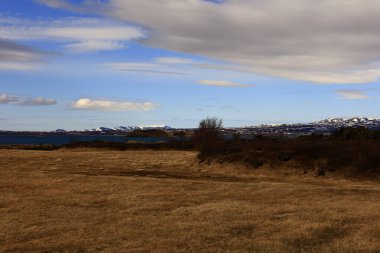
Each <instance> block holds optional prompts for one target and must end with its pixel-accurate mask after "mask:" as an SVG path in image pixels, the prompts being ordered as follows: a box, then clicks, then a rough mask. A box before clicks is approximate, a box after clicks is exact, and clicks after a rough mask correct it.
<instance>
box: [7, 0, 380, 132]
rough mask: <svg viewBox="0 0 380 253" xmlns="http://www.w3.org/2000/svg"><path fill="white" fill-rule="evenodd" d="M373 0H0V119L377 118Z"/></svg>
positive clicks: (254, 121)
mask: <svg viewBox="0 0 380 253" xmlns="http://www.w3.org/2000/svg"><path fill="white" fill-rule="evenodd" d="M379 12H380V2H379V1H376V0H362V1H357V0H345V1H341V0H319V1H315V0H288V1H285V0H265V1H263V0H224V1H223V0H219V1H217V0H207V1H206V0H0V130H41V131H45V130H55V129H58V128H63V129H66V130H81V129H91V128H96V127H100V126H106V127H114V126H120V125H121V126H132V125H169V126H172V127H178V128H181V127H196V126H197V124H198V122H199V121H200V120H201V119H203V118H205V117H207V116H216V117H219V118H221V119H223V122H224V126H226V127H238V126H247V125H259V124H280V123H298V122H313V121H317V120H321V119H325V118H331V117H344V118H348V117H354V116H367V117H373V118H378V117H380V110H379V108H380V100H379V95H380V90H379V89H378V86H379V77H380V30H379V29H378V23H379V22H380V16H379V15H378V13H379Z"/></svg>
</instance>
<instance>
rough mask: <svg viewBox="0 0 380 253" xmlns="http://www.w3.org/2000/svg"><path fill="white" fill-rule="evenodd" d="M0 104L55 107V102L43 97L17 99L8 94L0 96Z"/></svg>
mask: <svg viewBox="0 0 380 253" xmlns="http://www.w3.org/2000/svg"><path fill="white" fill-rule="evenodd" d="M0 104H9V105H18V106H46V105H55V104H57V101H55V100H54V99H47V98H44V97H36V98H32V97H19V96H12V95H8V94H0Z"/></svg>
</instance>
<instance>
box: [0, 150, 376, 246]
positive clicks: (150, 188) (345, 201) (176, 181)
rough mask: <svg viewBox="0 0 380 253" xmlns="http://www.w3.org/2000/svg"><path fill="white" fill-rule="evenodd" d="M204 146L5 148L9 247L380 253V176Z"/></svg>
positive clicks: (2, 194)
mask: <svg viewBox="0 0 380 253" xmlns="http://www.w3.org/2000/svg"><path fill="white" fill-rule="evenodd" d="M271 145H272V146H273V144H271ZM264 148H265V147H264ZM197 154H198V153H197V152H195V151H173V150H172V151H163V150H156V151H148V150H144V151H138V150H134V151H122V152H120V151H115V150H113V151H106V150H98V149H93V148H75V149H60V150H55V151H49V152H46V151H39V150H6V149H2V150H0V157H1V159H0V252H4V253H5V252H22V253H27V252H70V253H75V252H283V253H287V252H289V253H290V252H311V253H316V252H325V253H330V252H373V253H375V252H379V251H378V250H379V248H380V237H379V235H380V215H379V214H380V207H379V204H378V201H379V199H380V186H379V182H378V181H357V180H343V179H336V178H328V177H327V178H316V177H314V176H312V175H310V174H303V173H298V172H297V171H295V172H294V173H292V174H288V175H287V176H285V173H287V172H286V171H278V170H275V171H274V170H270V169H266V170H264V169H260V170H252V169H251V168H248V167H245V166H241V165H238V164H236V163H233V164H229V163H224V164H219V163H211V164H209V165H206V164H205V163H201V164H199V163H198V161H197ZM282 159H284V160H287V159H289V158H288V156H287V154H284V155H283V157H282ZM291 159H294V158H291Z"/></svg>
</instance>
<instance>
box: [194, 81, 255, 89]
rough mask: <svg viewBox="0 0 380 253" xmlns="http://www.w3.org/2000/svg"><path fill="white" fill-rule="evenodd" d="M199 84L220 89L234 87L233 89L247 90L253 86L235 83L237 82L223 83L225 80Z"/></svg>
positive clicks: (200, 82)
mask: <svg viewBox="0 0 380 253" xmlns="http://www.w3.org/2000/svg"><path fill="white" fill-rule="evenodd" d="M198 83H199V84H201V85H208V86H218V87H233V88H247V87H251V86H253V85H250V84H242V83H235V82H230V81H223V80H200V81H198Z"/></svg>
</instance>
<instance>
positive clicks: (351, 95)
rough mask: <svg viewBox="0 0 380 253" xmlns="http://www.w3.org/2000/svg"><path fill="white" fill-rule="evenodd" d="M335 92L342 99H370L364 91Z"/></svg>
mask: <svg viewBox="0 0 380 253" xmlns="http://www.w3.org/2000/svg"><path fill="white" fill-rule="evenodd" d="M335 92H336V93H337V94H338V95H339V98H340V99H351V100H358V99H369V96H368V95H367V94H366V91H364V90H336V91H335Z"/></svg>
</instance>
